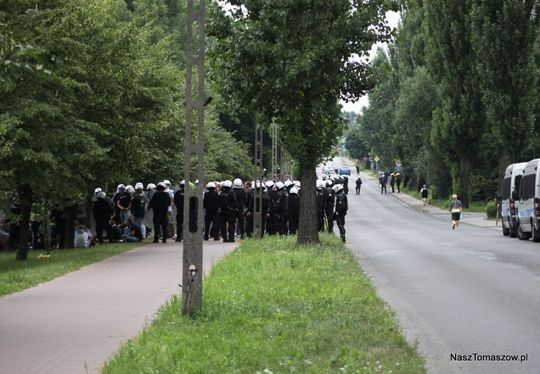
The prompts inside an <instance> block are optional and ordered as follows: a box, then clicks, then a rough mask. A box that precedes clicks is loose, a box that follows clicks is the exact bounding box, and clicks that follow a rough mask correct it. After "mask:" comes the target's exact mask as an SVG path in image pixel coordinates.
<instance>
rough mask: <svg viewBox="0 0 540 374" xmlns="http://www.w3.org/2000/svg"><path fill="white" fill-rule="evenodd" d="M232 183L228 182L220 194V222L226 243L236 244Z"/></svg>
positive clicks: (224, 183) (225, 182)
mask: <svg viewBox="0 0 540 374" xmlns="http://www.w3.org/2000/svg"><path fill="white" fill-rule="evenodd" d="M231 187H232V182H231V181H230V180H226V181H224V182H223V184H222V185H221V191H220V192H219V196H218V202H219V222H220V224H221V237H222V238H223V241H224V242H231V243H232V242H234V203H233V197H232V193H231Z"/></svg>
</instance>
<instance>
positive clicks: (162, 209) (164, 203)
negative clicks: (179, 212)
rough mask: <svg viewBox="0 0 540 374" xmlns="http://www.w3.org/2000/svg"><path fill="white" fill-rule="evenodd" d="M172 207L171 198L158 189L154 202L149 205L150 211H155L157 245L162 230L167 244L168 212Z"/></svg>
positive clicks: (155, 238)
mask: <svg viewBox="0 0 540 374" xmlns="http://www.w3.org/2000/svg"><path fill="white" fill-rule="evenodd" d="M170 205H171V196H170V195H169V193H168V192H165V191H164V190H163V189H158V190H157V191H156V192H155V193H154V195H153V196H152V200H150V203H149V204H148V209H152V210H153V211H154V219H153V223H154V243H157V242H158V240H159V237H160V233H161V230H163V237H162V241H163V243H166V242H167V237H168V229H169V219H168V217H167V212H168V210H169V206H170Z"/></svg>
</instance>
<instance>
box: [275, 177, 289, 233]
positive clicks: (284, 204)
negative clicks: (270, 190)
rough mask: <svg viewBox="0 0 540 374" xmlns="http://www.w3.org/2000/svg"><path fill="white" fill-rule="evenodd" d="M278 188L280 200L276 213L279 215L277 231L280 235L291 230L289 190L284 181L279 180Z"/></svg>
mask: <svg viewBox="0 0 540 374" xmlns="http://www.w3.org/2000/svg"><path fill="white" fill-rule="evenodd" d="M276 188H277V192H278V201H277V209H276V214H277V217H278V220H277V222H278V227H277V232H278V233H279V234H280V235H287V234H288V232H289V228H288V223H289V219H288V215H289V191H288V190H287V189H286V188H285V184H284V183H283V182H277V183H276Z"/></svg>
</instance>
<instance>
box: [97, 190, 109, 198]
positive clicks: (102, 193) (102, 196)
mask: <svg viewBox="0 0 540 374" xmlns="http://www.w3.org/2000/svg"><path fill="white" fill-rule="evenodd" d="M106 196H107V195H105V192H103V191H99V192H98V194H97V198H98V199H104V198H105V197H106Z"/></svg>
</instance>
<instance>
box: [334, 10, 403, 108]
mask: <svg viewBox="0 0 540 374" xmlns="http://www.w3.org/2000/svg"><path fill="white" fill-rule="evenodd" d="M399 19H400V15H399V12H387V13H386V20H387V21H388V25H389V26H390V27H397V26H398V23H399ZM385 45H386V43H384V44H381V43H377V44H374V45H373V48H371V51H370V58H373V57H375V53H376V51H377V48H379V47H381V46H383V47H384V46H385ZM341 105H343V109H342V110H344V111H346V112H356V113H360V112H361V111H362V108H363V107H365V106H367V105H368V97H367V95H365V96H362V97H361V98H360V100H358V101H357V102H356V103H346V102H344V101H342V102H341Z"/></svg>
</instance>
